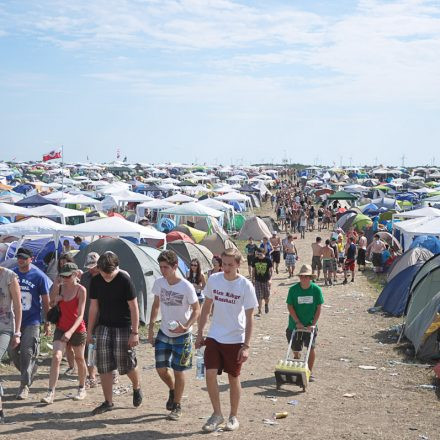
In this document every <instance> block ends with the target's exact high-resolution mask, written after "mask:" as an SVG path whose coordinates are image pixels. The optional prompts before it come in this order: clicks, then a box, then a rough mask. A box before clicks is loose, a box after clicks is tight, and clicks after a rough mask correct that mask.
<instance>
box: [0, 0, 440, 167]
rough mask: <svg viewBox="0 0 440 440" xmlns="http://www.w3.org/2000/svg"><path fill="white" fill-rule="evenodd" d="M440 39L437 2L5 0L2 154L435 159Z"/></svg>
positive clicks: (0, 21) (0, 24)
mask: <svg viewBox="0 0 440 440" xmlns="http://www.w3.org/2000/svg"><path fill="white" fill-rule="evenodd" d="M439 53H440V3H439V2H438V1H429V0H426V1H425V0H399V1H376V0H361V1H348V0H341V1H338V2H329V1H313V0H307V1H306V0H305V1H294V0H291V1H281V0H274V1H270V0H266V1H260V0H258V1H249V0H247V1H244V0H243V1H232V0H180V1H179V0H117V1H116V0H105V1H104V0H96V1H93V0H88V1H85V0H76V1H74V2H66V1H64V0H41V1H38V2H35V1H26V0H22V1H20V2H16V1H3V2H1V3H0V130H1V136H0V151H1V153H0V159H3V160H10V159H12V158H14V157H15V158H17V160H26V159H34V160H35V159H39V158H40V157H41V155H42V154H43V153H44V152H47V151H49V150H51V149H53V148H54V147H56V146H58V145H61V144H63V145H64V148H65V159H66V160H67V161H85V160H86V158H87V156H88V157H89V159H90V160H92V161H111V160H113V159H115V156H116V149H117V148H118V147H119V148H120V150H121V152H122V154H123V155H126V156H127V157H128V160H129V161H131V162H134V161H141V162H162V161H175V162H177V161H180V162H187V163H190V162H194V161H197V162H199V163H205V162H206V163H223V164H231V163H235V164H237V163H244V164H248V163H255V162H261V161H266V162H267V161H278V162H279V161H281V160H282V159H284V158H286V159H288V160H291V161H292V162H302V163H317V164H328V165H332V164H333V163H336V164H339V163H340V162H341V161H342V163H344V164H347V165H348V164H349V163H350V162H351V163H352V164H358V165H363V164H374V163H378V164H385V165H387V164H396V165H397V164H401V162H402V160H401V157H402V156H403V155H404V156H405V164H407V165H414V164H427V163H431V162H432V161H433V160H435V163H436V164H437V165H440V153H438V151H440V150H439V146H440V124H439V122H438V121H439V119H440V111H439V107H440V57H439V56H438V54H439ZM436 155H437V157H436ZM434 158H435V159H434Z"/></svg>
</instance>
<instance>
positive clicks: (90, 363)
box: [87, 337, 96, 367]
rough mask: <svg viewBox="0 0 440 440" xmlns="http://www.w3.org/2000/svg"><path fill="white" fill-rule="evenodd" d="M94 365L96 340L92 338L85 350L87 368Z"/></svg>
mask: <svg viewBox="0 0 440 440" xmlns="http://www.w3.org/2000/svg"><path fill="white" fill-rule="evenodd" d="M95 365H96V338H95V337H93V339H92V342H91V343H90V344H89V348H88V349H87V366H89V367H94V366H95Z"/></svg>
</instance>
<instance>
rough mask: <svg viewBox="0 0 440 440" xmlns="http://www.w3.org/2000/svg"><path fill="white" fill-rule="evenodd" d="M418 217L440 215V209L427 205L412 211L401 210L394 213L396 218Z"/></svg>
mask: <svg viewBox="0 0 440 440" xmlns="http://www.w3.org/2000/svg"><path fill="white" fill-rule="evenodd" d="M417 217H440V209H437V208H432V207H430V206H426V207H424V208H420V209H414V210H412V211H406V212H399V213H398V214H394V218H406V219H409V218H417Z"/></svg>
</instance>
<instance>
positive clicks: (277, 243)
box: [269, 231, 281, 273]
mask: <svg viewBox="0 0 440 440" xmlns="http://www.w3.org/2000/svg"><path fill="white" fill-rule="evenodd" d="M269 241H270V244H271V245H272V255H271V257H272V262H273V265H274V269H275V272H276V273H279V272H278V266H279V265H280V261H281V238H280V237H279V236H278V234H277V232H276V231H274V232H272V237H271V238H270V240H269Z"/></svg>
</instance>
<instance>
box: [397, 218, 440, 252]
mask: <svg viewBox="0 0 440 440" xmlns="http://www.w3.org/2000/svg"><path fill="white" fill-rule="evenodd" d="M393 228H394V229H397V230H399V231H400V235H401V237H400V243H401V244H402V248H403V250H406V249H408V248H409V247H410V246H411V243H412V241H413V239H414V238H415V237H416V236H418V235H433V236H435V237H437V238H438V237H440V217H417V218H412V219H409V220H404V221H402V222H397V223H394V224H393Z"/></svg>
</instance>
